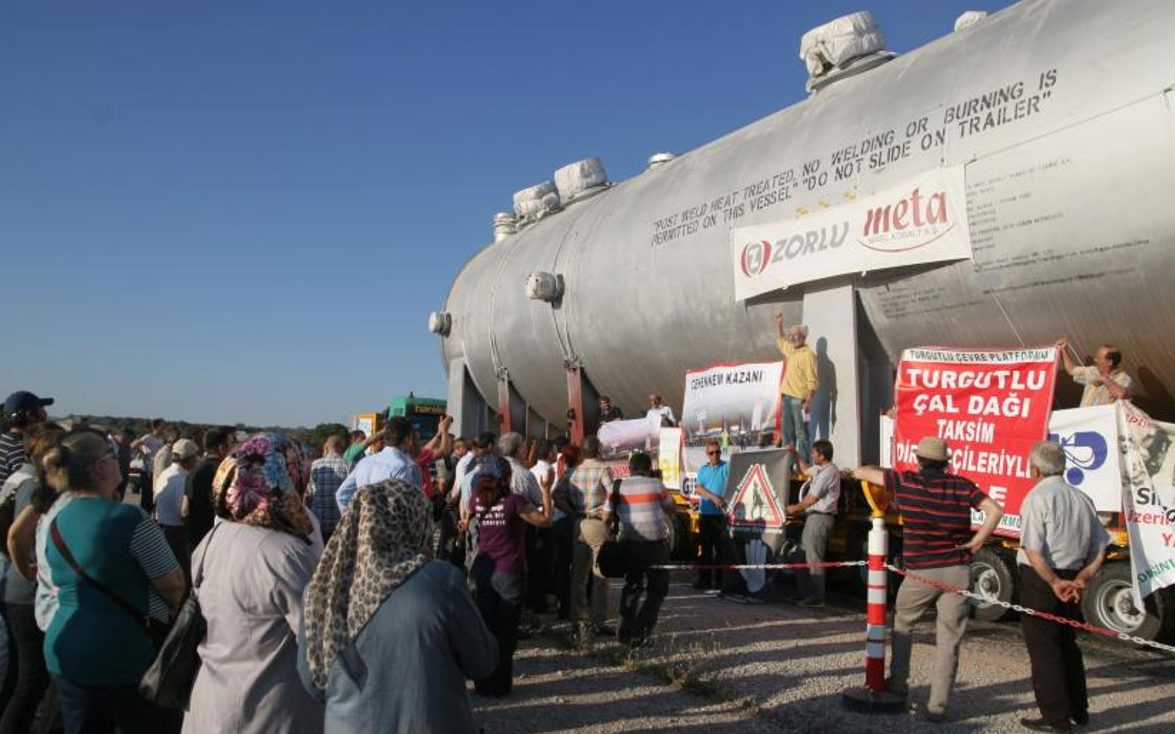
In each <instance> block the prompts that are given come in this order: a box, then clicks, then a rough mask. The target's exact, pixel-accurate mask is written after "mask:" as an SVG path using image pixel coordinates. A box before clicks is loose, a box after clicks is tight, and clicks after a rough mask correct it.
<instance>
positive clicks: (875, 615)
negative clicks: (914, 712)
mask: <svg viewBox="0 0 1175 734" xmlns="http://www.w3.org/2000/svg"><path fill="white" fill-rule="evenodd" d="M888 554H889V533H888V532H887V531H886V529H885V518H883V517H874V518H873V527H872V529H871V530H870V531H869V576H868V581H867V587H866V588H867V591H866V606H865V622H866V623H865V688H866V689H868V690H869V692H870V693H881V692H882V691H884V690H885V643H886V639H887V634H888V631H887V629H886V624H885V606H886V601H887V599H886V592H887V590H888V584H887V579H886V570H885V559H886V557H887V556H888Z"/></svg>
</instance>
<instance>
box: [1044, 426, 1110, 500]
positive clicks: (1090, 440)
mask: <svg viewBox="0 0 1175 734" xmlns="http://www.w3.org/2000/svg"><path fill="white" fill-rule="evenodd" d="M1049 440H1050V441H1053V442H1055V443H1058V444H1060V445H1061V448H1062V449H1064V450H1065V463H1066V464H1067V467H1066V469H1065V481H1066V482H1068V483H1069V484H1072V485H1073V486H1074V487H1077V486H1079V485H1080V484H1081V483H1082V482H1084V481H1085V474H1086V472H1091V471H1095V470H1096V469H1097V468H1098V467H1100V466H1101V465H1102V464H1105V463H1106V458H1107V457H1108V456H1109V455H1110V448H1109V446H1108V445H1107V444H1106V437H1105V436H1103V435H1102V434H1100V433H1097V432H1096V431H1077V432H1076V433H1074V434H1073V435H1071V436H1062V435H1060V434H1059V433H1050V434H1049Z"/></svg>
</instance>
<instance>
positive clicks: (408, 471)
mask: <svg viewBox="0 0 1175 734" xmlns="http://www.w3.org/2000/svg"><path fill="white" fill-rule="evenodd" d="M383 433H384V434H385V438H386V443H385V445H384V448H383V450H382V451H380V452H378V453H375V454H372V455H370V456H365V457H363V458H362V459H360V460H359V463H358V464H356V465H355V468H354V469H352V470H351V473H350V474H348V475H347V478H346V479H344V480H343V483H342V484H341V485H340V486H339V491H338V492H337V493H336V494H335V500H336V501H337V502H338V503H339V512H340V513H343V512H346V511H347V505H348V504H350V503H351V498H352V497H354V496H355V493H356V492H358V491H359V488H360V487H366V486H367V485H368V484H375V483H376V482H382V481H384V480H386V479H402V480H403V481H405V482H408V483H409V484H411V485H413V486H414V487H420V486H421V477H420V466H419V465H418V464H417V463H416V460H415V459H413V458H412V456H411V454H412V443H413V442H414V441H416V434H415V433H413V432H412V424H411V423H409V422H408V421H407V419H405V418H401V417H399V416H397V417H395V418H393V419H391V420H390V421H388V425H387V426H386V427H384V429H383Z"/></svg>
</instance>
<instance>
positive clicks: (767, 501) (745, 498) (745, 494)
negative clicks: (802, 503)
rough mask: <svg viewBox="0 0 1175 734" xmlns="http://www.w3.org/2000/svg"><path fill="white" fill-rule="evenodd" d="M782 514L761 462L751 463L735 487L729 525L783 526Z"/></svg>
mask: <svg viewBox="0 0 1175 734" xmlns="http://www.w3.org/2000/svg"><path fill="white" fill-rule="evenodd" d="M783 520H784V514H783V512H782V511H781V510H780V508H779V502H778V501H777V500H776V498H775V488H774V487H772V486H771V480H770V479H768V478H767V469H766V467H765V466H764V465H763V464H752V465H751V468H750V469H748V470H747V473H746V474H745V475H744V476H743V478H742V481H741V482H739V483H738V486H737V487H736V488H735V495H734V502H733V503H732V504H731V506H730V524H731V525H753V526H756V527H770V528H779V527H783Z"/></svg>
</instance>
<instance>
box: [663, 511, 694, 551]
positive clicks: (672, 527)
mask: <svg viewBox="0 0 1175 734" xmlns="http://www.w3.org/2000/svg"><path fill="white" fill-rule="evenodd" d="M692 550H693V539H692V538H691V537H690V529H689V515H684V514H682V513H680V512H675V513H673V519H672V520H670V521H669V557H670V558H672V559H674V560H687V561H688V560H696V557H695V556H696V554H693V553H691V551H692Z"/></svg>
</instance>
